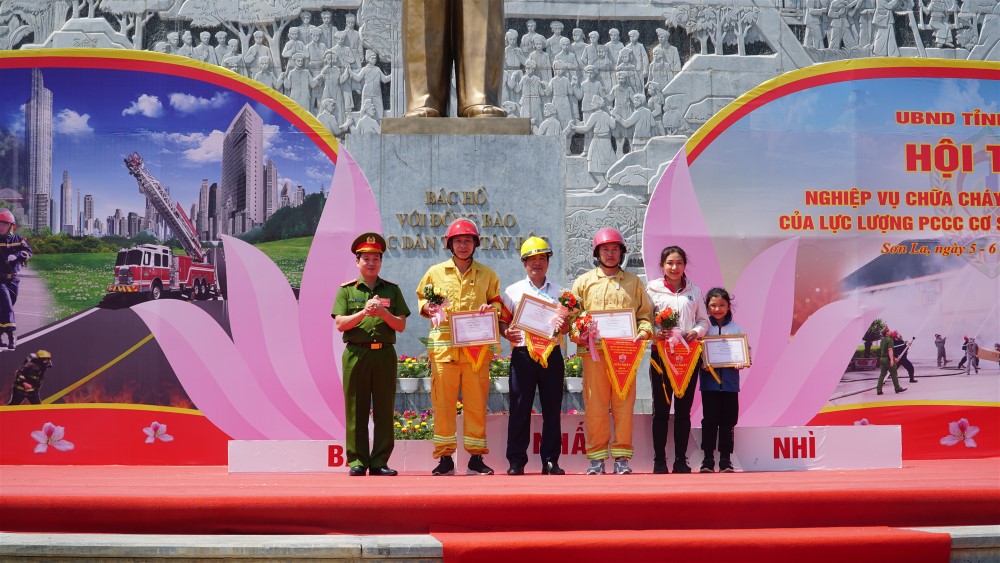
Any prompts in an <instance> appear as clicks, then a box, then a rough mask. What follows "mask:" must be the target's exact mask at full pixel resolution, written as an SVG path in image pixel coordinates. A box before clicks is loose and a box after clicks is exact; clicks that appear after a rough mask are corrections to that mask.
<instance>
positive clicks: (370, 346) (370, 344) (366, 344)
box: [348, 342, 385, 350]
mask: <svg viewBox="0 0 1000 563" xmlns="http://www.w3.org/2000/svg"><path fill="white" fill-rule="evenodd" d="M348 344H349V345H351V346H358V347H359V348H368V349H369V350H381V349H382V347H383V346H385V343H383V342H364V343H361V344H358V343H356V342H348Z"/></svg>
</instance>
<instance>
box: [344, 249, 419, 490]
mask: <svg viewBox="0 0 1000 563" xmlns="http://www.w3.org/2000/svg"><path fill="white" fill-rule="evenodd" d="M351 252H352V253H353V254H354V255H355V258H356V259H357V264H358V271H359V272H360V275H359V276H358V278H357V279H354V280H351V281H349V282H346V283H344V284H342V285H341V286H340V289H339V290H338V291H337V300H336V301H335V302H334V305H333V318H334V322H335V323H336V325H337V330H339V331H340V332H343V333H344V342H346V343H347V348H346V349H345V350H344V357H343V368H344V405H345V409H346V411H347V412H346V419H347V463H348V465H349V466H350V468H351V475H352V476H360V475H364V474H365V472H368V473H369V474H370V475H396V471H395V470H393V469H390V468H389V466H388V463H389V456H390V455H391V454H392V446H393V438H392V433H393V430H392V411H393V406H394V404H395V401H396V365H397V364H396V362H397V359H396V350H395V348H394V347H393V344H394V343H395V342H396V333H397V332H403V330H404V329H405V328H406V317H408V316H409V315H410V309H409V308H407V306H406V302H405V301H403V294H402V292H401V291H400V290H399V286H397V285H396V284H394V283H392V282H388V281H385V280H383V279H382V278H380V277H378V274H379V272H380V271H381V270H382V254H383V253H384V252H385V239H383V238H382V237H381V236H380V235H379V234H378V233H364V234H362V235H361V236H359V237H358V238H356V239H355V240H354V243H353V244H352V245H351ZM369 409H371V412H372V418H373V419H374V422H375V435H374V443H373V444H372V449H371V453H369V451H368V411H369Z"/></svg>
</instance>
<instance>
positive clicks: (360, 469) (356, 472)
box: [351, 465, 368, 477]
mask: <svg viewBox="0 0 1000 563" xmlns="http://www.w3.org/2000/svg"><path fill="white" fill-rule="evenodd" d="M366 471H368V468H367V467H365V466H364V465H355V466H354V467H352V468H351V477H361V476H363V475H364V474H365V472H366Z"/></svg>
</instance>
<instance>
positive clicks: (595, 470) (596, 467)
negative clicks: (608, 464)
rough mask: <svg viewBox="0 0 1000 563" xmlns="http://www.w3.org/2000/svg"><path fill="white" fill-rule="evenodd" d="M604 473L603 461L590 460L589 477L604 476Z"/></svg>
mask: <svg viewBox="0 0 1000 563" xmlns="http://www.w3.org/2000/svg"><path fill="white" fill-rule="evenodd" d="M604 473H605V471H604V460H603V459H592V460H590V467H588V468H587V475H604Z"/></svg>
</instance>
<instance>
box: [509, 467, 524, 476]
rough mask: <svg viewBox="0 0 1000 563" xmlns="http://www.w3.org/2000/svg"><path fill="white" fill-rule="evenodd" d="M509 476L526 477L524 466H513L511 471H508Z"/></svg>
mask: <svg viewBox="0 0 1000 563" xmlns="http://www.w3.org/2000/svg"><path fill="white" fill-rule="evenodd" d="M507 475H524V466H523V465H511V466H510V469H508V470H507Z"/></svg>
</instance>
